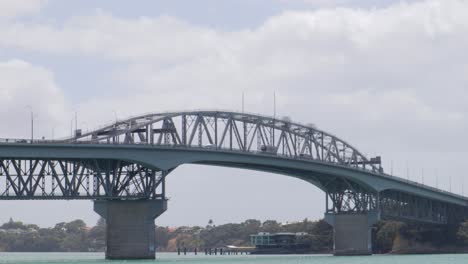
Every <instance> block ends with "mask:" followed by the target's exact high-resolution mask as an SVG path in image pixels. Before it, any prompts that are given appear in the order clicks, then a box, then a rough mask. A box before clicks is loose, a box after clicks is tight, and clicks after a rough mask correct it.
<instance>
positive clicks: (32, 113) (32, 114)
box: [26, 105, 34, 144]
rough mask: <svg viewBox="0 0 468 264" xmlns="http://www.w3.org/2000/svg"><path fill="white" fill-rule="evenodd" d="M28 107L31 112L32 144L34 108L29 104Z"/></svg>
mask: <svg viewBox="0 0 468 264" xmlns="http://www.w3.org/2000/svg"><path fill="white" fill-rule="evenodd" d="M26 108H28V109H29V111H30V112H31V144H32V143H33V141H34V112H33V108H32V107H31V106H30V105H27V106H26Z"/></svg>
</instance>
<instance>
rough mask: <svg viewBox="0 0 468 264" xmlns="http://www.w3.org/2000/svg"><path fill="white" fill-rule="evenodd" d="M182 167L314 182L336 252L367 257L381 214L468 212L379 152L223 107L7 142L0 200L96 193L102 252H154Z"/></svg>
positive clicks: (433, 217)
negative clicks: (174, 177)
mask: <svg viewBox="0 0 468 264" xmlns="http://www.w3.org/2000/svg"><path fill="white" fill-rule="evenodd" d="M182 164H202V165H212V166H223V167H233V168H244V169H250V170H257V171H264V172H270V173H277V174H282V175H286V176H291V177H295V178H298V179H301V180H303V181H305V182H308V183H311V184H313V185H315V186H316V187H318V188H319V189H321V190H322V191H323V192H324V193H325V195H326V204H325V219H326V221H327V222H328V223H330V224H331V225H332V226H333V227H334V253H335V254H336V255H353V254H356V255H363V254H371V249H372V239H371V228H372V225H373V224H375V223H376V222H377V221H378V220H380V219H397V220H402V221H415V222H420V223H425V224H429V225H453V224H458V223H460V222H461V221H463V220H464V219H467V218H468V198H467V197H463V196H460V195H456V194H453V193H449V192H446V191H442V190H439V189H435V188H432V187H429V186H425V185H422V184H419V183H416V182H412V181H409V180H405V179H402V178H398V177H394V176H391V175H389V174H386V173H385V172H384V170H383V169H382V167H381V159H380V157H371V158H368V157H366V156H365V155H363V154H362V153H361V152H359V151H358V150H357V149H356V148H354V147H353V146H352V145H351V144H349V143H347V142H346V141H344V140H342V139H340V138H338V137H336V136H334V135H332V134H330V133H327V132H325V131H323V130H320V129H318V128H316V127H315V126H314V125H303V124H299V123H295V122H292V121H291V120H290V119H289V118H280V119H277V118H274V117H266V116H260V115H255V114H244V113H237V112H225V111H187V112H168V113H155V114H146V115H141V116H136V117H132V118H129V119H126V120H119V121H116V122H115V123H113V124H110V125H107V126H103V127H101V128H99V129H97V130H94V131H90V132H86V133H82V131H81V130H76V131H75V135H74V136H73V137H71V138H66V139H61V140H32V139H31V140H28V139H2V140H0V199H3V200H26V199H27V200H33V199H41V200H57V199H64V200H72V199H90V200H94V210H95V211H96V212H97V213H98V214H99V215H101V216H102V217H103V218H105V219H106V223H107V238H106V239H107V249H106V258H109V259H115V258H154V257H155V237H154V229H155V226H154V219H155V218H156V217H158V216H159V215H161V214H162V213H163V212H164V211H165V210H166V209H167V199H166V191H165V179H166V177H167V176H168V175H169V174H170V173H171V172H172V171H173V170H175V169H176V168H177V167H178V166H180V165H182ZM278 195H287V193H283V194H278ZM304 202H311V201H304Z"/></svg>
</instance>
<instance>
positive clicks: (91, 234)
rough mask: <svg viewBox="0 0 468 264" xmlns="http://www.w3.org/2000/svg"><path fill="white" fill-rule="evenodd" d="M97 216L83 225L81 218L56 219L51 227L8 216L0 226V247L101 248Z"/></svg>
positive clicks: (102, 229) (101, 224)
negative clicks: (92, 225) (16, 219)
mask: <svg viewBox="0 0 468 264" xmlns="http://www.w3.org/2000/svg"><path fill="white" fill-rule="evenodd" d="M104 223H105V222H104V221H102V220H100V221H99V222H98V224H97V225H96V226H95V227H93V228H87V227H86V224H85V223H84V222H83V221H82V220H75V221H72V222H69V223H58V224H56V225H55V226H54V227H53V228H40V227H38V226H37V225H26V224H23V223H22V222H19V221H13V219H10V221H9V222H8V223H5V224H3V225H2V226H0V251H17V252H41V251H47V252H50V251H57V252H72V251H102V250H103V249H104V245H105V238H104V236H105V225H104Z"/></svg>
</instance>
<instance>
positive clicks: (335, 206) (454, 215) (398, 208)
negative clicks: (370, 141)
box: [326, 179, 468, 224]
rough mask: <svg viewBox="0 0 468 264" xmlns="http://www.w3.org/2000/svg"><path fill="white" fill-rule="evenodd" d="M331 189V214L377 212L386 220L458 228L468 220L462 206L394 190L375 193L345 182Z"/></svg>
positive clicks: (337, 181)
mask: <svg viewBox="0 0 468 264" xmlns="http://www.w3.org/2000/svg"><path fill="white" fill-rule="evenodd" d="M327 189H328V190H327V192H326V195H327V199H326V212H327V213H334V214H353V213H368V212H370V211H373V210H376V211H378V212H380V215H381V217H382V218H383V219H398V220H406V221H419V222H425V223H431V224H457V223H460V222H462V221H463V220H465V219H468V210H467V209H466V208H465V207H462V206H458V205H454V204H448V203H444V202H441V201H437V200H433V199H428V198H423V197H418V196H415V195H411V194H407V193H402V192H397V191H393V190H386V191H383V192H380V193H377V192H372V191H369V190H367V189H365V188H362V187H360V186H359V185H357V184H355V183H351V182H348V181H346V180H343V179H334V180H333V183H332V184H329V185H328V186H327Z"/></svg>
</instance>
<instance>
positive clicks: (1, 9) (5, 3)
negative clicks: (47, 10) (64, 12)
mask: <svg viewBox="0 0 468 264" xmlns="http://www.w3.org/2000/svg"><path fill="white" fill-rule="evenodd" d="M47 2H48V1H47V0H1V1H0V19H1V18H14V17H17V16H21V15H28V14H33V13H37V12H38V11H39V10H41V8H42V7H44V6H45V5H46V4H47Z"/></svg>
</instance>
